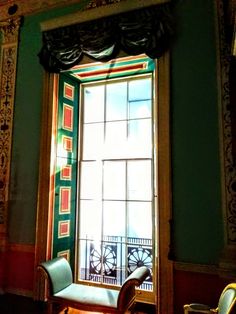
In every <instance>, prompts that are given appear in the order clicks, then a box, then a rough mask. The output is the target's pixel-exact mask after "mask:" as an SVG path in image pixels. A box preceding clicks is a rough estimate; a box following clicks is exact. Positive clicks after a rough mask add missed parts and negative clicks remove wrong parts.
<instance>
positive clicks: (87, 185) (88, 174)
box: [80, 162, 102, 199]
mask: <svg viewBox="0 0 236 314" xmlns="http://www.w3.org/2000/svg"><path fill="white" fill-rule="evenodd" d="M101 169H102V168H101V166H100V163H97V162H82V163H81V170H80V185H81V188H80V198H81V199H98V198H99V199H101V195H102V189H101V186H102V173H101Z"/></svg>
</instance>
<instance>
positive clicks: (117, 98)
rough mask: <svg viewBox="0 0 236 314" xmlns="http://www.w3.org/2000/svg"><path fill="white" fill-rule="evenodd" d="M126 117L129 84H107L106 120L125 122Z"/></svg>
mask: <svg viewBox="0 0 236 314" xmlns="http://www.w3.org/2000/svg"><path fill="white" fill-rule="evenodd" d="M126 116H127V83H126V82H122V83H113V84H107V98H106V120H107V121H111V120H124V119H126V118H127V117H126Z"/></svg>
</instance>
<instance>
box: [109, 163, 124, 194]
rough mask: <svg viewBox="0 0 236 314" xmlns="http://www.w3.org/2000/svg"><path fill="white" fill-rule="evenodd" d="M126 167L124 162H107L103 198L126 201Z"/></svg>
mask: <svg viewBox="0 0 236 314" xmlns="http://www.w3.org/2000/svg"><path fill="white" fill-rule="evenodd" d="M125 171H126V166H125V162H124V161H106V162H105V163H104V174H103V189H104V194H103V198H104V199H106V200H111V199H112V200H125V197H126V185H125V177H126V176H125Z"/></svg>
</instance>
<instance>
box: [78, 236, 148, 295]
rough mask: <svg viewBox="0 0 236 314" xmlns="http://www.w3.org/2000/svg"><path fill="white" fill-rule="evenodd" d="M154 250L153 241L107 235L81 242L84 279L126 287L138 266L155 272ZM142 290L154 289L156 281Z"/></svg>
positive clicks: (145, 284)
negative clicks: (129, 277) (123, 284)
mask: <svg viewBox="0 0 236 314" xmlns="http://www.w3.org/2000/svg"><path fill="white" fill-rule="evenodd" d="M152 250H153V248H152V240H151V239H146V238H135V237H122V236H104V237H103V239H102V240H99V241H97V240H94V239H91V238H89V237H88V236H87V237H85V238H84V239H80V272H79V273H80V280H88V281H94V282H99V283H101V284H102V283H104V284H110V285H122V283H123V282H124V280H125V279H126V278H127V277H128V276H129V275H130V274H131V273H132V272H133V271H134V270H135V269H136V268H137V267H140V266H143V265H145V266H147V267H148V268H149V269H150V270H151V273H152V268H153V254H152ZM140 288H141V289H143V290H149V291H150V290H152V289H153V283H152V278H151V277H150V278H148V279H147V280H146V281H145V282H144V283H143V284H142V285H141V287H140Z"/></svg>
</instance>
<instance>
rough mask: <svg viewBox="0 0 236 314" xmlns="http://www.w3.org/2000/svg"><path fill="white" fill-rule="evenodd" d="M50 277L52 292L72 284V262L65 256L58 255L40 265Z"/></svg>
mask: <svg viewBox="0 0 236 314" xmlns="http://www.w3.org/2000/svg"><path fill="white" fill-rule="evenodd" d="M39 267H41V268H42V269H43V270H44V271H45V272H46V274H47V275H48V278H49V283H50V293H51V294H52V295H54V294H55V293H57V292H59V291H61V290H62V289H64V288H66V287H68V286H69V285H71V284H72V281H73V277H72V271H71V267H70V264H69V263H68V261H67V260H66V259H65V258H64V257H56V258H54V259H52V260H49V261H47V262H43V263H41V264H40V265H39Z"/></svg>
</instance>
